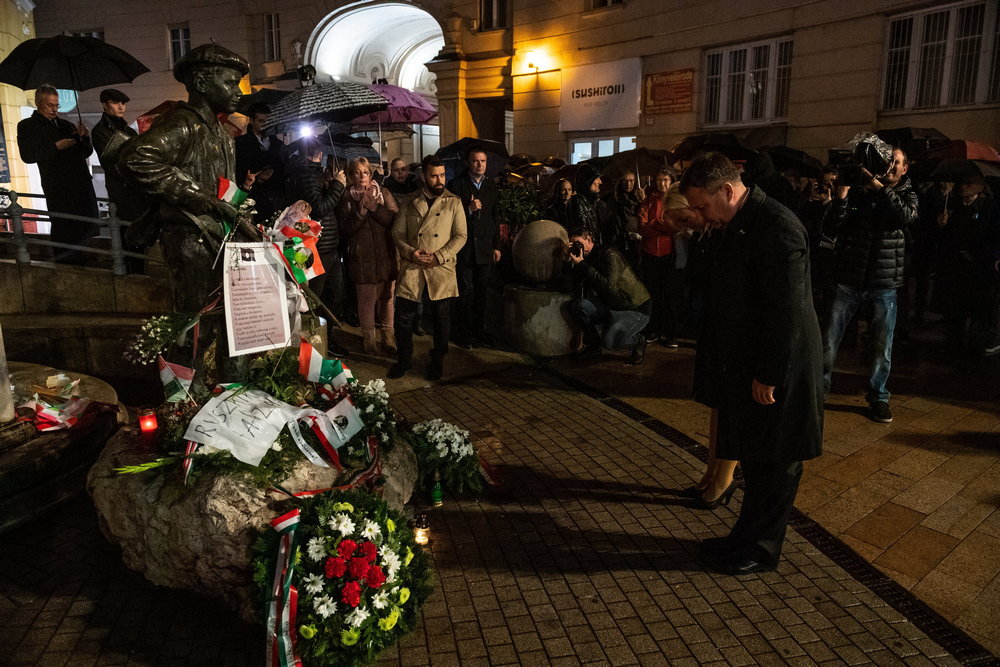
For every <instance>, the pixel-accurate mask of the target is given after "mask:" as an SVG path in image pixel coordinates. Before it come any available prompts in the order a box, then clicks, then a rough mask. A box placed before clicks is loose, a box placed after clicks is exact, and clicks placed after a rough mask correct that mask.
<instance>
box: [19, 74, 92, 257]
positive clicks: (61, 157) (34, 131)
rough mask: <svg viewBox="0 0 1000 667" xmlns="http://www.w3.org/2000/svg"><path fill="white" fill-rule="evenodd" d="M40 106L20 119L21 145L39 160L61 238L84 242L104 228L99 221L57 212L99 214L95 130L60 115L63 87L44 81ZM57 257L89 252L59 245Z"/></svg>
mask: <svg viewBox="0 0 1000 667" xmlns="http://www.w3.org/2000/svg"><path fill="white" fill-rule="evenodd" d="M35 107H36V110H35V111H34V112H33V113H32V114H31V115H30V116H28V117H27V118H25V119H24V120H22V121H21V122H20V123H18V124H17V147H18V150H19V151H20V153H21V159H22V160H23V161H25V162H27V163H37V164H38V173H39V175H40V176H41V177H42V192H43V193H44V194H45V203H46V206H47V207H48V210H49V213H50V216H51V220H52V232H51V235H50V238H51V239H52V241H55V242H58V243H69V244H73V245H83V244H84V243H85V242H86V240H87V239H88V238H89V237H91V236H97V234H98V232H99V231H100V230H99V228H98V226H97V224H96V223H93V224H91V223H88V222H80V221H78V220H66V219H64V218H60V217H58V215H57V214H58V213H70V214H72V215H83V216H87V217H90V218H96V217H97V196H96V195H95V194H94V183H93V177H92V176H91V175H90V167H89V165H88V164H87V158H89V157H90V154H91V153H93V152H94V147H93V146H92V145H91V143H90V131H89V130H88V129H87V126H86V125H84V124H83V123H79V124H78V125H77V126H76V127H74V126H73V124H72V123H70V122H69V121H66V120H63V119H62V118H59V92H58V91H57V90H56V89H55V88H53V87H52V86H48V85H43V86H39V87H38V88H37V89H36V90H35ZM54 253H55V261H57V262H61V263H64V264H83V263H84V253H83V252H81V251H79V250H71V249H69V248H56V249H55V250H54Z"/></svg>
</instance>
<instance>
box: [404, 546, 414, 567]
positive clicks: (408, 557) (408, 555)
mask: <svg viewBox="0 0 1000 667" xmlns="http://www.w3.org/2000/svg"><path fill="white" fill-rule="evenodd" d="M411 560H413V549H411V548H410V547H406V558H404V559H403V567H406V566H407V565H409V564H410V561H411Z"/></svg>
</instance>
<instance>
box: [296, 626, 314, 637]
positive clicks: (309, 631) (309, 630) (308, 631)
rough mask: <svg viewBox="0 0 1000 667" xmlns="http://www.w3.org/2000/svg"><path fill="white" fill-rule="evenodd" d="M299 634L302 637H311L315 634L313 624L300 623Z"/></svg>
mask: <svg viewBox="0 0 1000 667" xmlns="http://www.w3.org/2000/svg"><path fill="white" fill-rule="evenodd" d="M299 636H300V637H302V638H303V639H312V638H313V637H315V636H316V626H315V625H300V626H299Z"/></svg>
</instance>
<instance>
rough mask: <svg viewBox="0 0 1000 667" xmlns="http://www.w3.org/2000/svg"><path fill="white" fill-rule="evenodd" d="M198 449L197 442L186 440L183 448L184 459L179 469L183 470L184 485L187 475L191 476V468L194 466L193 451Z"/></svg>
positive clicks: (186, 481) (186, 482) (186, 483)
mask: <svg viewBox="0 0 1000 667" xmlns="http://www.w3.org/2000/svg"><path fill="white" fill-rule="evenodd" d="M196 449H198V443H197V442H195V441H194V440H188V441H187V446H186V447H185V448H184V461H183V463H181V470H182V471H183V472H184V486H187V485H188V477H190V476H191V468H192V467H193V466H194V452H195V450H196Z"/></svg>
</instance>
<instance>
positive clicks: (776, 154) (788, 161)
mask: <svg viewBox="0 0 1000 667" xmlns="http://www.w3.org/2000/svg"><path fill="white" fill-rule="evenodd" d="M761 150H762V151H764V152H765V153H767V154H768V155H770V156H771V161H772V162H774V168H775V169H776V170H777V171H778V173H783V172H784V171H785V170H786V169H795V170H796V171H798V172H799V173H800V174H801V175H803V176H808V177H810V178H819V175H820V173H822V171H823V163H822V162H820V161H819V160H817V159H816V158H814V157H813V156H812V155H809V153H806V152H805V151H800V150H799V149H797V148H789V147H788V146H767V147H764V148H762V149H761Z"/></svg>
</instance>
